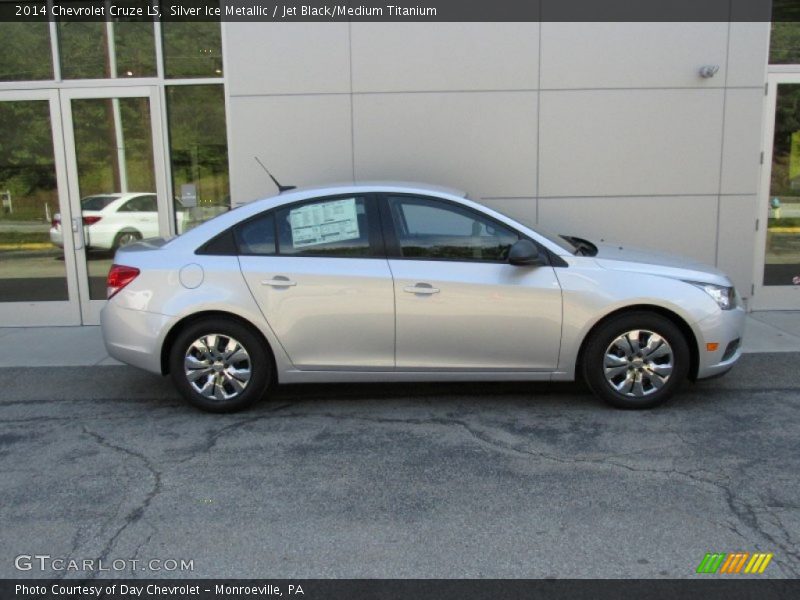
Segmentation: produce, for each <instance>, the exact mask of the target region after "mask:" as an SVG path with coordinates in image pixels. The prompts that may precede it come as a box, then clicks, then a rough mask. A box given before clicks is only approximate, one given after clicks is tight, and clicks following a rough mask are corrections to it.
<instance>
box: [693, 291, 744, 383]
mask: <svg viewBox="0 0 800 600" xmlns="http://www.w3.org/2000/svg"><path fill="white" fill-rule="evenodd" d="M745 314H746V313H745V310H744V307H742V306H738V307H736V308H734V309H732V310H720V311H719V312H718V313H717V314H714V315H712V316H710V317H707V318H705V319H703V320H701V321H698V322H697V323H696V324H695V327H694V329H695V335H696V336H697V345H698V349H697V350H698V361H697V379H706V378H708V377H714V376H716V375H722V374H723V373H725V372H726V371H728V370H729V369H730V368H731V367H733V365H734V364H736V361H738V360H739V358H740V357H741V356H742V341H743V336H744V321H745ZM710 343H715V344H717V349H716V350H713V351H709V350H708V349H707V346H706V345H707V344H710Z"/></svg>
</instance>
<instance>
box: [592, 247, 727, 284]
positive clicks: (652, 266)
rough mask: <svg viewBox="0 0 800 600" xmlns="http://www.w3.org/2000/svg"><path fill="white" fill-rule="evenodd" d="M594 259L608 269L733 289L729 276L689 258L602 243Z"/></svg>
mask: <svg viewBox="0 0 800 600" xmlns="http://www.w3.org/2000/svg"><path fill="white" fill-rule="evenodd" d="M595 245H596V246H597V254H596V255H595V257H594V259H595V261H597V264H599V265H600V266H601V267H603V268H604V269H613V270H616V271H631V272H636V273H649V274H651V275H661V276H664V277H672V278H675V279H683V280H686V281H701V282H704V283H715V284H718V285H731V282H730V279H728V277H727V275H725V273H723V272H722V271H720V270H719V269H716V268H714V267H712V266H711V265H706V264H704V263H701V262H699V261H696V260H693V259H691V258H686V257H685V256H678V255H675V254H668V253H666V252H656V251H654V250H646V249H644V248H634V247H631V246H627V245H623V244H608V243H600V244H595Z"/></svg>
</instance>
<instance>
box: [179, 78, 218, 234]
mask: <svg viewBox="0 0 800 600" xmlns="http://www.w3.org/2000/svg"><path fill="white" fill-rule="evenodd" d="M166 92H167V122H168V125H169V150H170V161H171V163H170V164H171V165H172V193H173V194H174V197H175V199H176V200H175V219H176V225H177V231H178V233H182V232H184V231H186V230H188V229H191V228H192V227H195V226H196V225H198V224H200V223H202V222H203V221H207V220H208V219H210V218H212V217H215V216H217V215H218V214H220V213H223V212H225V211H227V210H228V209H229V208H230V191H229V189H230V188H229V185H228V140H227V132H226V125H225V95H224V91H223V88H222V85H176V86H167V90H166Z"/></svg>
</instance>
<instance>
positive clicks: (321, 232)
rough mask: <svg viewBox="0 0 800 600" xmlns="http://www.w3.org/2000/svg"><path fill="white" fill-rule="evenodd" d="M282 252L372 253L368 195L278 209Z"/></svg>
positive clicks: (342, 254) (310, 254) (344, 256)
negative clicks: (366, 196) (366, 198)
mask: <svg viewBox="0 0 800 600" xmlns="http://www.w3.org/2000/svg"><path fill="white" fill-rule="evenodd" d="M276 215H277V219H276V220H277V228H278V254H281V255H305V256H334V257H343V258H346V257H350V258H352V257H360V256H370V255H371V250H370V243H369V222H368V221H367V206H366V200H365V198H364V197H360V196H354V197H347V198H326V199H324V200H317V201H314V202H306V203H303V204H299V205H297V204H295V205H293V206H289V207H286V208H282V209H278V210H277V211H276Z"/></svg>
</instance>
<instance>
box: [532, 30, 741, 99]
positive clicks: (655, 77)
mask: <svg viewBox="0 0 800 600" xmlns="http://www.w3.org/2000/svg"><path fill="white" fill-rule="evenodd" d="M541 35H542V65H541V69H542V79H541V85H542V88H543V89H548V88H555V89H563V88H618V87H721V86H723V85H724V84H725V68H726V65H725V60H726V58H725V57H726V54H727V39H728V24H727V23H600V22H593V23H553V22H548V23H542V34H541ZM706 64H715V65H719V67H720V70H719V72H718V73H717V75H716V76H715V77H713V78H711V79H703V78H701V77H700V76H699V75H698V69H699V68H700V67H701V66H702V65H706Z"/></svg>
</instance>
